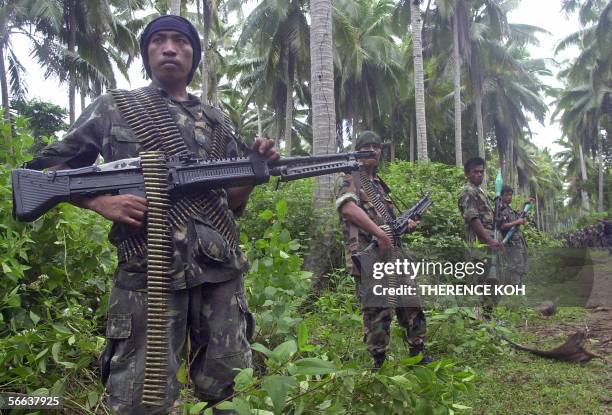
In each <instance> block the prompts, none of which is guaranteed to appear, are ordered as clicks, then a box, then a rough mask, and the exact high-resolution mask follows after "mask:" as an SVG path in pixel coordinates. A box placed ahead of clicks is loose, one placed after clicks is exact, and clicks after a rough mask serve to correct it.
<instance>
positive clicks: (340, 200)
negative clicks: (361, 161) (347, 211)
mask: <svg viewBox="0 0 612 415" xmlns="http://www.w3.org/2000/svg"><path fill="white" fill-rule="evenodd" d="M356 174H358V173H356ZM340 180H341V182H340V184H339V186H337V191H336V209H337V210H338V212H339V213H340V211H341V209H342V206H343V205H344V204H345V203H347V202H349V201H353V202H355V204H357V206H359V207H360V208H361V209H363V210H364V212H365V213H366V214H367V215H368V217H369V218H370V219H372V221H373V222H374V223H376V224H377V225H379V226H380V225H384V224H385V221H384V219H383V218H382V217H380V215H378V213H377V212H376V209H374V205H373V204H372V203H371V201H370V198H369V197H368V196H367V195H366V193H365V191H364V190H363V185H361V186H360V188H359V191H357V189H356V188H355V183H354V180H353V175H352V174H344V175H342V176H340ZM372 184H373V185H374V189H375V190H376V191H377V192H378V193H379V194H380V195H381V196H382V199H383V201H384V203H385V206H386V207H387V209H388V210H389V212H390V213H391V214H392V216H393V217H395V216H396V215H397V211H396V209H395V206H394V205H393V202H392V201H391V199H390V198H389V196H388V194H387V192H386V191H385V187H384V186H383V185H382V182H381V180H380V179H379V178H378V177H374V179H373V180H372ZM340 224H341V226H342V233H343V235H344V247H345V258H346V268H347V270H348V271H349V272H351V274H352V275H359V271H358V270H357V269H356V268H355V267H354V266H353V261H352V260H351V255H352V254H353V253H355V252H358V251H362V250H364V249H365V248H366V247H367V246H368V245H369V244H370V243H371V242H372V235H370V234H369V233H367V232H366V231H364V230H363V229H361V228H359V227H358V226H356V225H354V224H353V223H351V222H350V221H348V220H346V219H344V218H343V217H342V215H340ZM351 228H353V231H352V232H351ZM351 234H353V235H357V236H356V237H355V236H351Z"/></svg>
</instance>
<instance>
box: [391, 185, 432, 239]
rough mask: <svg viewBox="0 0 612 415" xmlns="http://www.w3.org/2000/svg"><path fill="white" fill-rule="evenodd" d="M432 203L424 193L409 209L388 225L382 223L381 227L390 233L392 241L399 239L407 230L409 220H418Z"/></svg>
mask: <svg viewBox="0 0 612 415" xmlns="http://www.w3.org/2000/svg"><path fill="white" fill-rule="evenodd" d="M432 204H433V202H432V201H431V200H430V199H429V195H428V194H426V195H425V196H423V197H422V198H421V200H419V201H418V202H416V203H415V204H414V206H412V207H411V208H410V209H408V210H406V211H404V212H403V213H402V214H401V215H399V217H398V218H397V219H395V220H394V221H393V222H391V223H390V224H388V225H383V226H382V229H383V230H384V231H385V232H387V233H390V234H391V235H390V236H392V238H391V239H392V240H393V241H399V238H400V237H401V236H402V235H403V234H405V233H406V232H408V223H409V221H410V220H419V219H420V218H421V216H423V213H425V211H426V210H427V209H429V207H430V206H431V205H432Z"/></svg>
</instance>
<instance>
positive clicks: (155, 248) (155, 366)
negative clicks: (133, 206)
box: [140, 151, 174, 406]
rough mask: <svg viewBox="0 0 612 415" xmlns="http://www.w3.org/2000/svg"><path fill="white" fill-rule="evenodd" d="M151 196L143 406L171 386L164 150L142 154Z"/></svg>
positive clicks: (169, 243) (169, 245)
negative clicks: (169, 373) (169, 381)
mask: <svg viewBox="0 0 612 415" xmlns="http://www.w3.org/2000/svg"><path fill="white" fill-rule="evenodd" d="M140 157H141V159H140V162H141V166H142V174H143V176H144V182H145V191H146V195H147V202H148V210H147V251H148V252H147V339H146V342H147V343H146V346H147V347H146V353H145V375H144V384H143V390H142V403H143V405H155V406H161V405H163V403H164V401H165V397H166V389H167V385H168V328H169V322H170V320H169V317H168V294H169V292H170V275H169V273H170V271H169V269H170V263H171V262H172V252H173V250H174V244H173V242H174V241H173V238H172V228H171V226H170V223H169V222H168V212H169V210H170V198H169V196H168V173H167V169H166V161H165V157H164V153H163V152H161V151H146V152H142V153H141V154H140Z"/></svg>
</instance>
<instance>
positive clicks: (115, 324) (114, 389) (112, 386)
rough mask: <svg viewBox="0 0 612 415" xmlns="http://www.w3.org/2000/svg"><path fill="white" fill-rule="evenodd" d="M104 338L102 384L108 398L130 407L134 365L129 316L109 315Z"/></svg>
mask: <svg viewBox="0 0 612 415" xmlns="http://www.w3.org/2000/svg"><path fill="white" fill-rule="evenodd" d="M106 338H107V341H108V343H107V345H106V349H105V350H104V353H103V354H102V359H103V362H102V363H103V364H102V379H103V382H104V383H105V385H106V388H107V390H108V394H109V396H111V397H113V398H114V399H116V400H119V401H121V402H124V403H127V404H130V405H131V404H132V399H133V395H134V393H133V391H134V375H135V365H136V357H135V353H134V340H133V338H132V316H131V314H109V316H108V323H107V325H106ZM104 360H105V361H104Z"/></svg>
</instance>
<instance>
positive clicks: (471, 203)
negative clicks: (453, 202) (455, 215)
mask: <svg viewBox="0 0 612 415" xmlns="http://www.w3.org/2000/svg"><path fill="white" fill-rule="evenodd" d="M459 210H460V211H461V215H462V216H463V220H464V221H465V223H468V224H469V223H470V222H471V221H472V220H473V219H476V218H480V214H479V213H478V199H477V198H476V197H475V196H474V195H472V194H471V193H469V192H464V193H462V194H461V196H460V197H459Z"/></svg>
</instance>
